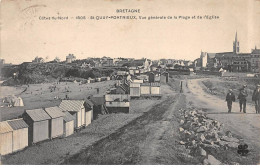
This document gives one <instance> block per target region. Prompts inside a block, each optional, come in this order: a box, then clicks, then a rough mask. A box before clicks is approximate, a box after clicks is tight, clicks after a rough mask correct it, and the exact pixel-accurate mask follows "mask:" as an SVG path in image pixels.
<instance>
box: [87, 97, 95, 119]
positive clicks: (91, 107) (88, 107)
mask: <svg viewBox="0 0 260 168" xmlns="http://www.w3.org/2000/svg"><path fill="white" fill-rule="evenodd" d="M85 107H86V112H88V111H90V112H91V121H93V108H94V104H93V103H92V102H91V101H90V100H88V99H86V100H85Z"/></svg>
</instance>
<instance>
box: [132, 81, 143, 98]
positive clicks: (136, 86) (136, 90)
mask: <svg viewBox="0 0 260 168" xmlns="http://www.w3.org/2000/svg"><path fill="white" fill-rule="evenodd" d="M140 95H141V91H140V83H130V97H140Z"/></svg>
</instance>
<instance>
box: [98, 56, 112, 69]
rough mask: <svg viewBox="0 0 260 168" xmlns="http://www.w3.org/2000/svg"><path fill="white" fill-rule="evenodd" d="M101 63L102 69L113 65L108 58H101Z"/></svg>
mask: <svg viewBox="0 0 260 168" xmlns="http://www.w3.org/2000/svg"><path fill="white" fill-rule="evenodd" d="M101 62H102V66H103V67H110V66H113V65H114V63H113V59H112V58H108V57H102V60H101Z"/></svg>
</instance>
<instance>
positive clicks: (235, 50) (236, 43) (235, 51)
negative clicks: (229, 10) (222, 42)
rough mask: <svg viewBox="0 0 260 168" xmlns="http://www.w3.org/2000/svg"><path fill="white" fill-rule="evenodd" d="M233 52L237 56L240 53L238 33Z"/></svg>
mask: <svg viewBox="0 0 260 168" xmlns="http://www.w3.org/2000/svg"><path fill="white" fill-rule="evenodd" d="M233 52H234V53H236V54H237V53H239V41H238V40H237V32H236V37H235V41H234V42H233Z"/></svg>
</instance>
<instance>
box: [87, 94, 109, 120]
mask: <svg viewBox="0 0 260 168" xmlns="http://www.w3.org/2000/svg"><path fill="white" fill-rule="evenodd" d="M89 100H90V101H91V102H92V103H93V119H94V120H95V119H97V118H98V115H99V114H105V113H107V110H106V107H105V97H104V96H91V97H90V99H89Z"/></svg>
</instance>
